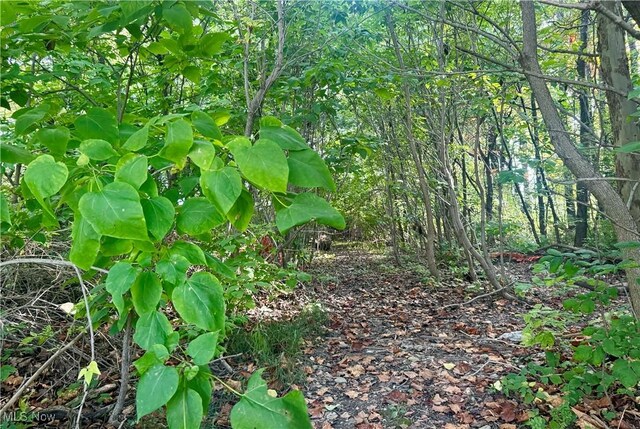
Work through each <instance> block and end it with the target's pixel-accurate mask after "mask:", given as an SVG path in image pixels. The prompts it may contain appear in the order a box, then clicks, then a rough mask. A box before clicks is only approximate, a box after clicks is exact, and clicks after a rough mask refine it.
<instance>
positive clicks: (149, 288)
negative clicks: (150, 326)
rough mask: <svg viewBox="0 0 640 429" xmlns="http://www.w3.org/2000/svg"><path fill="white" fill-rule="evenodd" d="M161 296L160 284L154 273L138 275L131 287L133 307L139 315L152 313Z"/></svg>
mask: <svg viewBox="0 0 640 429" xmlns="http://www.w3.org/2000/svg"><path fill="white" fill-rule="evenodd" d="M161 296H162V283H161V282H160V279H159V278H158V276H157V275H156V274H155V273H151V272H148V271H144V272H142V273H140V274H139V275H138V277H137V278H136V280H135V282H133V285H132V286H131V300H132V301H133V307H134V308H135V309H136V313H138V314H140V315H142V314H145V313H149V312H151V311H154V310H155V309H156V306H157V305H158V302H160V297H161Z"/></svg>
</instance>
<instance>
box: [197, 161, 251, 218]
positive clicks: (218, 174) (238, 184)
mask: <svg viewBox="0 0 640 429" xmlns="http://www.w3.org/2000/svg"><path fill="white" fill-rule="evenodd" d="M200 188H202V193H203V194H204V195H205V197H207V198H208V199H209V201H211V202H212V203H213V204H214V205H215V206H216V208H217V209H218V210H220V212H221V213H223V214H225V215H226V214H227V213H229V210H231V208H232V207H233V205H234V204H235V202H236V201H237V200H238V197H239V196H240V194H241V193H242V177H240V174H239V173H238V170H236V169H235V168H233V167H224V168H222V169H220V170H215V171H203V172H202V174H201V175H200Z"/></svg>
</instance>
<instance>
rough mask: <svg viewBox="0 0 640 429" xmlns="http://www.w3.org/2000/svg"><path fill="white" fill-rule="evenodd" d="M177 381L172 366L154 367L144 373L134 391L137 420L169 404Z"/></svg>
mask: <svg viewBox="0 0 640 429" xmlns="http://www.w3.org/2000/svg"><path fill="white" fill-rule="evenodd" d="M179 380H180V376H179V375H178V370H177V369H175V368H174V367H172V366H164V365H156V366H154V367H153V368H151V369H149V370H148V371H147V372H145V373H144V374H143V375H142V377H140V381H139V382H138V386H137V389H136V410H137V414H138V420H140V418H142V417H143V416H146V415H147V414H149V413H151V412H153V411H155V410H157V409H158V408H160V407H161V406H163V405H164V404H166V403H167V402H169V399H171V397H172V396H173V395H174V393H176V390H178V382H179Z"/></svg>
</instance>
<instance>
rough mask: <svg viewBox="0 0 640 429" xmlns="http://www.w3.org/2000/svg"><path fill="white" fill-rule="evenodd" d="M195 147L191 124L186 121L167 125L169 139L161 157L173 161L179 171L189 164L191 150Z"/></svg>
mask: <svg viewBox="0 0 640 429" xmlns="http://www.w3.org/2000/svg"><path fill="white" fill-rule="evenodd" d="M192 145H193V130H192V129H191V124H190V123H189V122H187V121H185V120H184V119H178V120H177V121H174V122H170V123H169V124H167V137H166V141H165V145H164V147H163V148H162V150H161V151H160V156H162V157H163V158H166V159H168V160H169V161H173V162H174V163H175V164H176V167H178V168H179V169H182V168H184V165H185V163H186V162H187V155H188V154H189V149H190V148H191V146H192Z"/></svg>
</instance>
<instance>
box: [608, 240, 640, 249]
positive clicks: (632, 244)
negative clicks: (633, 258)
mask: <svg viewBox="0 0 640 429" xmlns="http://www.w3.org/2000/svg"><path fill="white" fill-rule="evenodd" d="M614 247H615V248H616V249H620V250H624V249H637V248H639V247H640V241H620V242H618V243H615V244H614Z"/></svg>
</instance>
